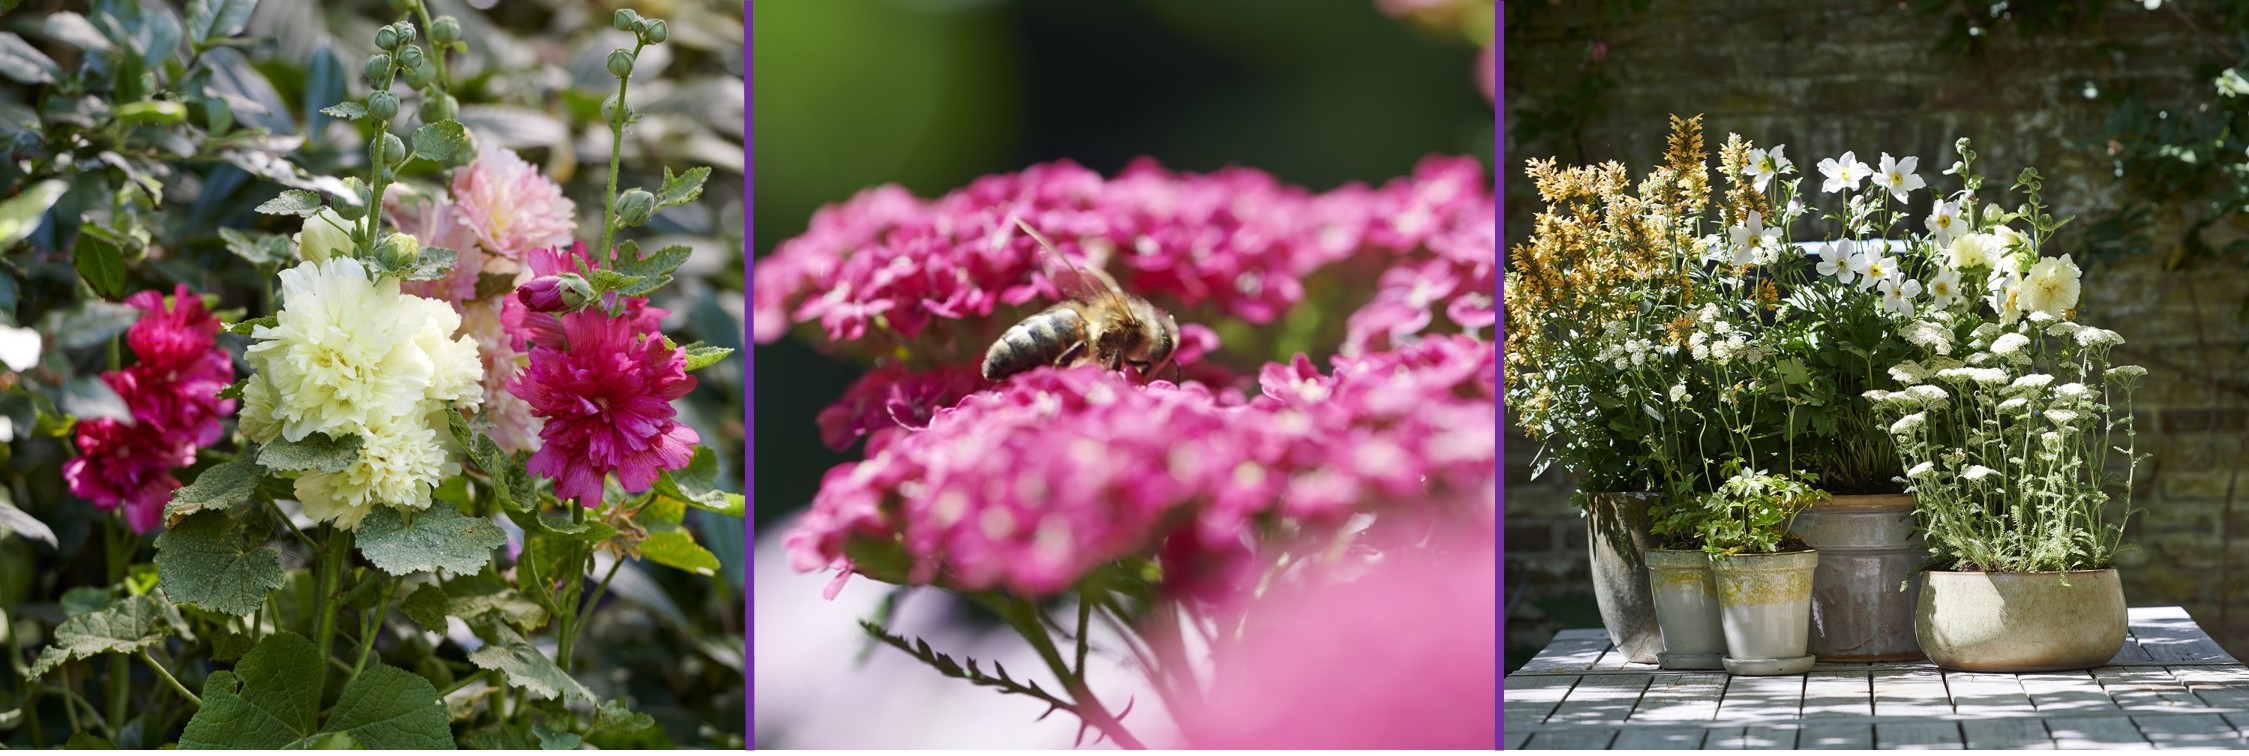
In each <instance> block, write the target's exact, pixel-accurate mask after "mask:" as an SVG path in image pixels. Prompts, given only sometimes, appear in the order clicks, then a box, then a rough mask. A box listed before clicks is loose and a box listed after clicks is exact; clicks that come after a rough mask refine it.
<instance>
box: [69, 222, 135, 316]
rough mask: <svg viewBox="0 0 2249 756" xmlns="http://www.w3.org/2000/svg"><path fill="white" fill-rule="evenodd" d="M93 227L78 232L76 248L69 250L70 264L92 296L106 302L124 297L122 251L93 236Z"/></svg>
mask: <svg viewBox="0 0 2249 756" xmlns="http://www.w3.org/2000/svg"><path fill="white" fill-rule="evenodd" d="M95 228H96V227H95V226H94V224H91V223H88V224H86V225H85V226H84V227H82V228H80V229H79V233H78V245H77V247H75V248H73V250H72V251H71V264H72V265H74V266H76V267H77V268H78V275H79V276H80V277H83V278H85V279H86V283H87V284H88V285H91V286H93V287H94V293H96V294H100V295H102V296H103V297H105V298H108V299H123V298H124V297H125V251H124V250H122V249H119V248H118V247H117V245H116V244H115V243H112V242H110V241H109V240H108V239H104V238H102V236H101V234H98V233H95V232H94V229H95Z"/></svg>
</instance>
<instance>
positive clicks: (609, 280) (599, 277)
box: [586, 269, 648, 296]
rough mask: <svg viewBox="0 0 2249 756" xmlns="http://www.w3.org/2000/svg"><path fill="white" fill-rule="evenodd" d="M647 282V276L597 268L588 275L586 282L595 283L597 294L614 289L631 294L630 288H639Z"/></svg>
mask: <svg viewBox="0 0 2249 756" xmlns="http://www.w3.org/2000/svg"><path fill="white" fill-rule="evenodd" d="M647 282H648V277H647V276H634V275H626V274H624V273H619V272H617V271H613V270H601V269H595V270H593V271H591V272H590V273H588V274H587V275H586V283H590V284H593V290H594V294H596V295H601V294H607V293H609V292H612V291H614V292H619V293H623V294H626V295H628V296H630V295H631V291H629V290H630V289H634V288H637V287H639V286H640V285H641V284H644V283H647Z"/></svg>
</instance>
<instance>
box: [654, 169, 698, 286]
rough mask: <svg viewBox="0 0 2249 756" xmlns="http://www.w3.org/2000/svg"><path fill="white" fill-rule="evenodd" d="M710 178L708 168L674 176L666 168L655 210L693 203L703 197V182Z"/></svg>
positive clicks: (658, 191)
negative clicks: (697, 198)
mask: <svg viewBox="0 0 2249 756" xmlns="http://www.w3.org/2000/svg"><path fill="white" fill-rule="evenodd" d="M710 177H711V169H709V168H691V169H689V170H688V171H687V172H686V173H682V174H679V175H677V176H674V175H672V169H671V168H669V167H666V168H665V169H664V185H663V187H662V188H659V189H657V190H656V209H658V210H662V209H664V208H667V207H671V206H673V205H684V204H687V203H689V202H694V201H695V198H696V197H700V196H703V182H704V181H705V180H707V179H709V178H710ZM673 267H678V266H676V265H675V266H673Z"/></svg>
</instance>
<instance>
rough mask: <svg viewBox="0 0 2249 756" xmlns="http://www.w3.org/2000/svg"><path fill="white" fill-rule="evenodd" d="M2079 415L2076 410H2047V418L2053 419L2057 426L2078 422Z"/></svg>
mask: <svg viewBox="0 0 2249 756" xmlns="http://www.w3.org/2000/svg"><path fill="white" fill-rule="evenodd" d="M2077 417H2078V415H2077V412H2076V411H2075V410H2065V409H2050V410H2046V419H2047V420H2051V421H2053V423H2054V424H2055V425H2057V426H2068V425H2069V424H2070V423H2073V422H2077Z"/></svg>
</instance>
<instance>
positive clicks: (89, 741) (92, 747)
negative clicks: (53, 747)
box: [62, 732, 117, 751]
mask: <svg viewBox="0 0 2249 756" xmlns="http://www.w3.org/2000/svg"><path fill="white" fill-rule="evenodd" d="M62 749H63V750H65V751H114V750H117V745H116V744H114V743H111V742H109V739H108V738H104V737H102V736H100V735H95V734H93V733H90V732H74V733H71V734H70V739H69V740H65V741H63V742H62Z"/></svg>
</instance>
